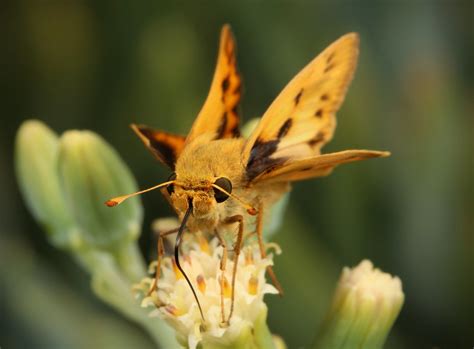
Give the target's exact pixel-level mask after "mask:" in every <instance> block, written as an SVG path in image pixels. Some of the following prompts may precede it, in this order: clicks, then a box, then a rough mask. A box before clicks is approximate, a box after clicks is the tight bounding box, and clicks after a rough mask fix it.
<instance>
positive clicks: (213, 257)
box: [135, 235, 282, 349]
mask: <svg viewBox="0 0 474 349" xmlns="http://www.w3.org/2000/svg"><path fill="white" fill-rule="evenodd" d="M222 254H223V248H222V246H220V245H219V242H218V240H217V239H216V238H214V239H212V240H211V241H210V242H207V240H205V239H204V238H203V237H200V236H196V235H192V236H189V240H186V241H185V243H184V246H183V257H182V260H181V265H182V266H183V268H184V270H185V272H186V275H187V276H188V277H189V279H190V280H191V282H192V284H193V287H194V289H195V290H196V293H197V296H198V298H199V301H200V304H201V306H202V310H203V314H204V316H205V321H203V319H202V318H201V315H200V312H199V308H198V306H197V304H196V300H195V299H194V297H193V294H192V292H191V290H190V288H189V286H188V284H187V283H186V280H185V279H184V277H183V275H182V274H181V273H180V272H179V270H178V269H177V267H176V264H175V263H174V260H173V259H172V258H171V257H164V258H163V260H162V262H161V268H160V271H161V273H160V274H161V277H160V278H159V280H158V284H157V289H156V290H154V291H153V292H152V293H151V294H148V292H149V290H150V287H151V286H152V285H153V284H154V279H152V278H145V279H143V280H142V282H141V283H140V284H138V285H136V286H135V290H136V291H138V293H139V295H141V298H142V306H143V307H149V308H150V310H151V313H150V315H151V316H159V317H161V318H162V319H164V320H166V321H167V322H168V323H169V324H171V326H173V328H174V329H175V330H176V333H177V338H178V340H179V341H180V342H181V343H182V344H183V345H184V346H185V347H187V348H190V349H195V348H197V347H198V348H203V349H206V348H213V349H214V348H221V349H224V348H249V349H252V348H255V349H257V348H259V349H263V348H274V347H275V344H274V342H273V339H272V336H271V334H270V332H269V330H268V327H267V325H266V316H267V307H266V305H265V303H264V301H263V298H264V295H265V294H268V293H273V294H274V293H277V290H276V289H275V288H274V287H273V286H272V285H270V284H268V283H267V282H266V280H265V270H266V268H267V266H269V265H272V256H271V255H269V256H268V257H266V258H261V256H260V250H259V249H258V246H256V245H249V246H246V247H244V249H243V250H242V253H241V255H240V257H239V260H238V264H237V274H236V281H235V301H234V302H235V303H234V310H233V314H232V317H231V318H230V321H229V322H227V320H228V316H229V313H230V309H231V295H232V284H231V280H232V270H233V265H234V261H233V260H232V258H230V257H231V255H229V259H228V260H227V263H226V270H225V272H224V274H223V272H222V271H221V259H222ZM154 268H156V264H153V265H152V269H154ZM150 271H151V272H154V270H150ZM153 274H154V273H153ZM221 281H223V282H222V283H221ZM221 292H222V294H223V295H224V298H223V300H224V304H223V306H224V308H222V304H221ZM280 344H281V343H280ZM279 348H282V346H281V345H280V346H279Z"/></svg>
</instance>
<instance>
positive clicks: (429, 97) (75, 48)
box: [0, 0, 474, 348]
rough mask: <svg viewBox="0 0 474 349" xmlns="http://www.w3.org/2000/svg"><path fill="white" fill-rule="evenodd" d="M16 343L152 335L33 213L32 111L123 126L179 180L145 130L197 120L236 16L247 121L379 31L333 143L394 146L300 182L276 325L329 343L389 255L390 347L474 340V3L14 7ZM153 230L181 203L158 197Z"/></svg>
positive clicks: (181, 128) (11, 237)
mask: <svg viewBox="0 0 474 349" xmlns="http://www.w3.org/2000/svg"><path fill="white" fill-rule="evenodd" d="M0 7H1V10H0V23H1V24H0V28H1V30H0V35H1V37H2V38H1V47H2V51H1V52H2V54H1V55H0V62H1V64H0V65H1V70H0V74H1V82H2V83H1V84H0V86H1V87H0V89H1V96H2V97H1V100H2V127H1V128H0V134H1V137H0V144H1V147H0V162H1V169H2V170H1V171H0V188H1V192H2V195H1V200H0V205H1V207H0V208H1V217H2V218H1V224H2V225H1V235H0V245H1V251H2V252H1V253H0V271H1V277H2V278H1V280H2V283H1V288H2V292H1V296H0V297H1V303H0V306H1V309H0V313H1V314H2V315H1V319H0V346H1V347H2V348H25V347H34V348H99V347H101V348H130V347H136V348H138V347H140V348H151V347H152V342H151V341H150V340H149V339H148V338H147V336H146V334H145V333H144V332H142V331H141V329H139V328H138V327H136V326H135V325H134V324H132V323H130V322H128V321H127V320H124V319H123V318H122V317H120V315H118V314H117V313H115V312H114V311H113V310H111V309H109V308H108V307H106V306H105V305H103V304H102V303H100V302H99V301H98V300H96V299H95V298H94V296H93V295H92V292H91V291H90V290H89V286H88V277H87V275H85V274H84V273H83V272H82V271H81V270H80V269H79V268H78V267H77V265H76V264H75V263H74V262H73V261H72V260H71V258H70V257H69V256H68V255H66V254H65V253H63V252H60V251H57V250H55V249H54V248H53V247H51V246H50V245H49V244H48V243H47V242H46V240H45V237H44V234H43V232H42V231H41V229H40V228H39V227H38V225H37V224H36V223H35V222H34V221H33V219H32V218H31V216H30V214H29V213H28V212H27V210H26V208H25V206H24V204H23V202H22V200H21V198H20V195H19V191H18V188H17V184H16V181H15V177H14V173H13V166H12V163H13V141H14V134H15V132H16V130H17V128H18V126H19V125H20V123H21V122H22V121H23V120H25V119H28V118H32V117H35V118H39V119H41V120H43V121H44V122H46V123H47V124H48V125H49V126H50V127H52V128H53V129H55V130H56V131H58V132H63V131H64V130H66V129H71V128H86V129H91V130H93V131H95V132H98V133H99V134H101V135H102V136H103V137H105V138H106V139H107V140H108V141H109V142H110V143H111V144H112V145H113V146H114V147H115V148H116V149H117V150H118V151H119V153H120V154H121V155H122V157H123V158H124V160H125V161H126V162H127V163H128V164H129V166H130V167H131V168H132V170H133V172H134V174H135V175H136V178H137V180H138V182H139V183H140V186H141V187H147V186H150V185H153V184H155V183H157V182H159V181H162V180H163V179H165V178H166V177H167V176H168V171H167V170H166V169H165V168H164V167H162V166H160V165H159V164H158V163H157V162H156V161H154V159H153V158H152V157H151V156H150V154H149V153H148V152H147V151H146V150H145V149H144V147H143V146H142V144H141V143H140V141H139V140H138V139H136V137H135V135H133V133H132V132H131V130H130V129H129V128H128V124H130V123H131V122H140V123H144V124H148V125H150V126H154V127H157V128H162V129H165V130H170V131H174V132H180V133H186V132H187V130H188V129H189V127H190V125H191V123H192V121H193V119H194V117H195V116H196V114H197V112H198V111H199V109H200V106H201V104H202V103H203V101H204V98H205V96H206V94H207V91H208V87H209V84H210V79H211V76H212V72H213V69H214V64H215V58H216V52H217V40H218V34H219V31H220V28H221V26H222V24H223V23H226V22H228V23H230V24H231V25H232V27H233V30H234V33H235V36H236V38H237V43H238V48H239V51H238V60H239V67H240V71H241V72H242V74H243V77H244V82H245V96H244V99H243V113H244V119H245V120H249V119H250V118H252V117H255V116H259V115H261V114H262V113H263V112H264V111H265V108H266V107H267V106H268V105H269V103H270V102H271V101H272V100H273V98H274V97H275V96H276V95H277V93H278V92H279V91H280V90H281V89H282V88H283V86H284V85H285V84H286V82H288V81H289V79H290V78H291V77H292V76H293V75H294V74H296V73H297V72H298V71H299V69H301V68H302V67H303V66H304V65H305V64H306V63H307V62H309V61H310V60H311V59H312V58H313V57H314V56H315V55H316V54H317V53H319V52H320V51H321V50H322V49H323V48H325V47H326V46H327V45H328V44H329V43H331V42H332V41H334V40H335V39H337V38H338V37H339V36H341V35H342V34H344V33H346V32H349V31H357V32H359V33H360V35H361V56H360V64H359V68H358V71H357V74H356V78H355V80H354V82H353V84H352V86H351V88H350V90H349V94H348V97H347V99H346V101H345V103H344V105H343V107H342V108H341V110H340V112H339V114H338V121H339V126H338V129H337V132H336V136H335V138H334V140H333V141H332V142H331V144H330V145H328V146H327V147H326V148H325V149H324V151H326V152H327V151H335V150H343V149H350V148H369V149H380V150H390V151H392V154H393V155H392V157H390V158H388V159H379V160H371V161H367V162H362V163H358V164H351V165H346V166H344V167H341V168H339V169H337V170H336V171H335V172H334V174H333V175H331V176H330V177H328V178H324V179H319V180H312V181H308V182H303V183H298V184H296V185H295V186H294V190H293V193H292V195H291V198H290V204H289V209H288V211H287V213H286V216H285V223H284V224H283V227H282V228H281V230H280V233H279V234H278V235H277V237H276V240H277V241H278V242H279V243H280V244H281V246H282V248H283V251H284V253H283V254H282V255H281V256H279V257H277V259H276V272H277V275H278V276H279V277H280V279H281V281H282V283H283V286H284V288H285V291H286V295H285V297H284V298H282V299H280V298H278V297H273V298H272V297H268V301H269V304H270V314H269V316H270V319H269V322H270V327H271V329H272V330H273V331H274V332H275V333H279V334H280V335H282V336H283V337H284V338H285V340H286V341H287V344H288V347H289V348H304V347H308V345H309V343H311V341H312V338H313V336H314V333H315V331H316V328H317V325H318V323H319V322H320V321H321V318H322V316H323V315H324V312H325V310H326V308H327V306H328V305H329V300H330V296H331V292H332V290H333V287H334V285H335V283H336V281H337V278H338V275H339V272H340V270H341V268H342V266H344V265H350V266H352V265H355V264H357V263H358V262H359V261H360V260H362V259H363V258H369V259H371V260H372V261H373V262H374V264H375V265H376V266H378V267H380V268H382V269H383V270H385V271H387V272H390V273H392V274H395V275H398V276H400V277H401V279H402V281H403V287H404V291H405V293H406V303H405V305H404V308H403V310H402V313H401V315H400V317H399V319H398V320H397V322H396V324H395V327H394V330H393V332H392V333H391V335H390V337H389V340H388V343H387V348H433V347H439V348H471V347H472V346H473V345H474V321H473V317H474V306H473V298H474V297H473V296H474V270H473V266H474V257H473V254H474V239H473V233H474V219H473V217H474V216H473V212H474V205H473V194H474V192H473V183H472V179H473V178H474V176H473V175H474V174H473V168H474V166H473V165H474V164H473V159H474V157H473V150H474V144H473V136H474V135H473V127H474V119H473V116H474V83H473V81H474V24H473V23H474V5H473V2H471V1H466V2H461V1H451V2H448V1H445V2H442V3H436V2H430V1H413V2H409V1H403V2H398V3H397V2H395V1H386V2H382V1H380V2H378V3H377V4H375V3H374V2H370V1H361V2H358V4H350V2H349V1H294V2H290V1H288V2H283V1H276V2H270V1H241V2H238V1H233V2H231V1H216V2H207V1H194V2H189V3H188V4H185V3H181V2H178V3H176V4H174V3H173V2H171V1H168V2H163V1H156V0H155V1H137V2H132V1H123V0H120V1H117V0H116V1H78V0H51V1H36V0H30V1H28V0H19V1H15V2H10V3H5V2H4V3H2V5H1V6H0ZM143 202H144V205H145V212H146V220H145V225H144V233H143V236H142V237H141V240H140V243H141V247H142V249H143V252H144V254H145V255H146V256H147V258H150V256H152V255H153V253H154V251H153V246H154V244H153V242H152V237H151V234H149V225H150V222H151V221H152V219H154V218H156V217H163V216H168V215H170V214H171V209H170V208H169V207H168V206H167V203H166V202H165V200H164V199H163V198H162V197H161V196H160V194H159V193H153V194H148V195H145V196H143Z"/></svg>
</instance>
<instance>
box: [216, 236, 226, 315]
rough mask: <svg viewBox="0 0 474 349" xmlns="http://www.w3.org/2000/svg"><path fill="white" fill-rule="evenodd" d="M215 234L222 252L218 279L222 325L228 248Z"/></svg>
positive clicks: (220, 237)
mask: <svg viewBox="0 0 474 349" xmlns="http://www.w3.org/2000/svg"><path fill="white" fill-rule="evenodd" d="M215 234H216V236H217V239H218V240H219V243H220V244H221V246H222V248H223V252H222V258H221V266H220V268H221V278H220V286H221V316H222V323H223V324H224V323H225V310H224V288H225V284H224V281H225V269H226V264H227V253H228V248H227V243H226V242H225V240H224V239H223V238H222V236H221V234H220V233H219V231H218V230H217V229H216V230H215Z"/></svg>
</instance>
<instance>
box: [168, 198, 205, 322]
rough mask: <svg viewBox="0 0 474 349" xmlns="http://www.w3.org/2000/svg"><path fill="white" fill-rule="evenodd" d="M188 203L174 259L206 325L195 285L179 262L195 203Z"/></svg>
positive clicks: (177, 237)
mask: <svg viewBox="0 0 474 349" xmlns="http://www.w3.org/2000/svg"><path fill="white" fill-rule="evenodd" d="M188 202H189V204H188V209H187V211H186V213H185V214H184V217H183V221H182V222H181V226H180V227H179V230H178V234H177V235H176V242H175V244H174V259H175V262H176V266H177V267H178V269H179V271H180V272H181V274H183V276H184V278H185V279H186V282H187V283H188V285H189V287H190V288H191V291H192V292H193V295H194V299H196V303H197V305H198V308H199V312H200V313H201V318H202V321H203V322H204V323H205V322H206V319H205V318H204V313H203V311H202V307H201V303H200V302H199V298H198V296H197V294H196V291H195V290H194V287H193V285H192V284H191V281H190V280H189V278H188V276H187V275H186V273H185V272H184V270H183V268H182V267H181V263H180V262H179V247H180V245H181V241H182V237H183V232H184V228H186V222H187V221H188V218H189V216H190V215H191V212H192V210H193V203H192V201H191V199H189V201H188Z"/></svg>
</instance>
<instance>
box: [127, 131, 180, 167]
mask: <svg viewBox="0 0 474 349" xmlns="http://www.w3.org/2000/svg"><path fill="white" fill-rule="evenodd" d="M130 126H131V128H132V130H133V131H135V133H136V134H137V135H138V137H140V139H141V140H142V142H143V143H144V144H145V146H146V147H147V148H148V149H149V150H150V151H151V152H152V154H153V155H154V156H155V157H156V158H157V159H158V160H160V161H161V162H162V163H163V164H165V165H167V166H168V167H169V168H171V169H172V170H174V165H175V163H176V160H177V159H178V156H179V154H180V153H181V151H182V150H183V148H184V143H185V137H184V136H181V135H176V134H172V133H168V132H164V131H159V130H154V129H152V128H149V127H147V126H144V125H135V124H132V125H130Z"/></svg>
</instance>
